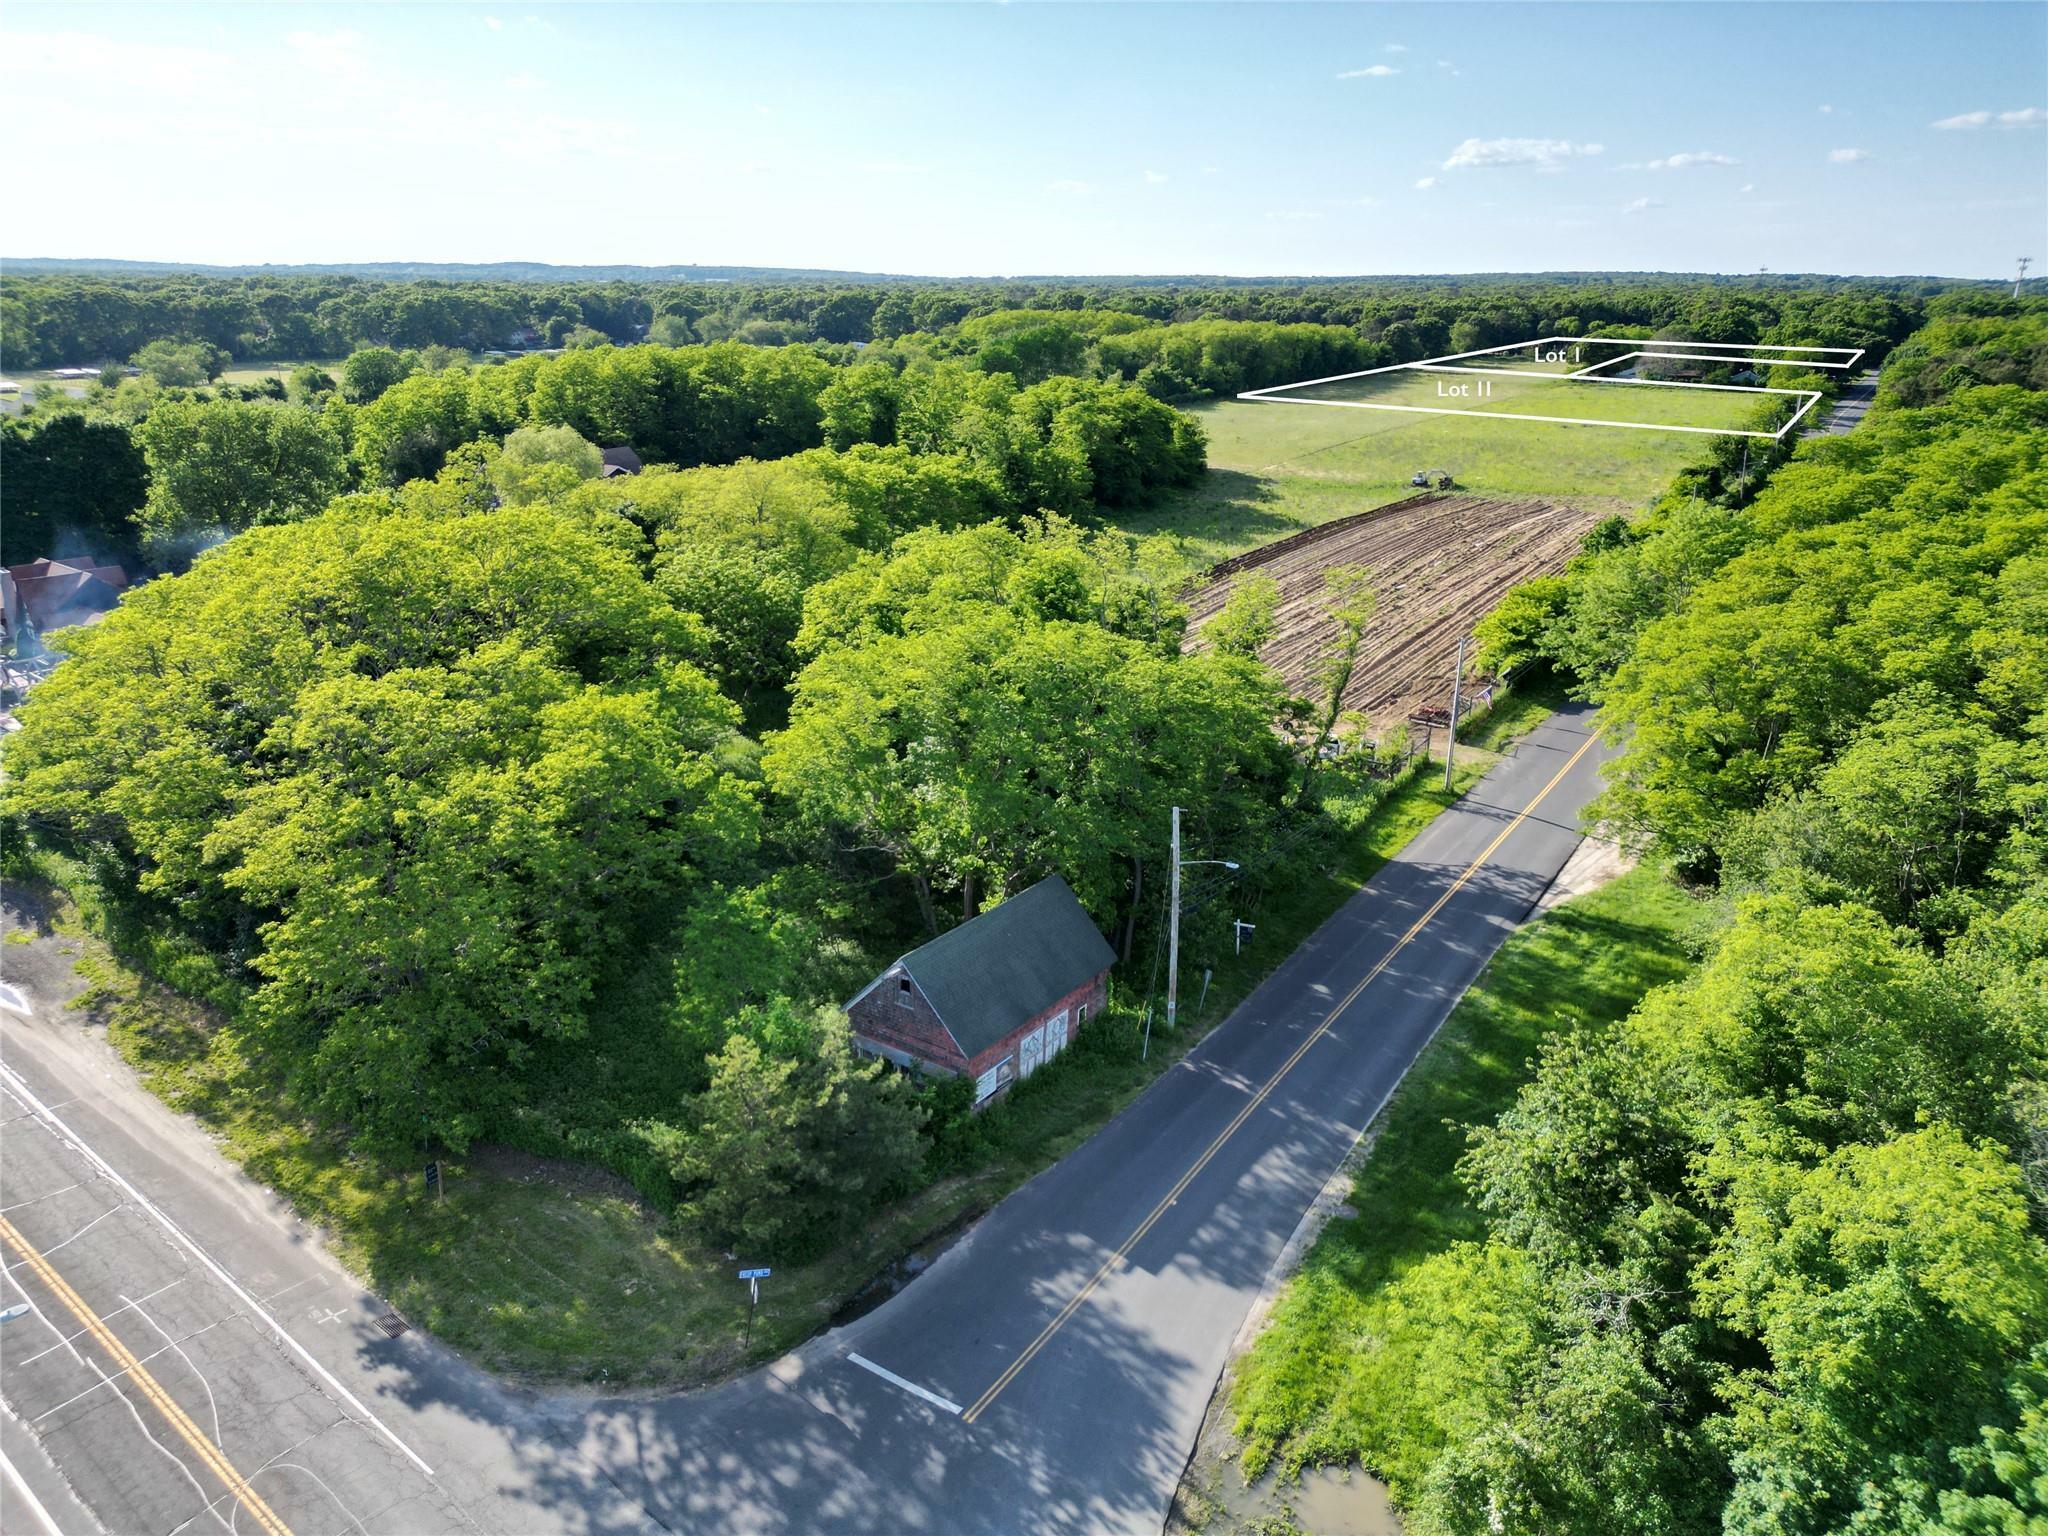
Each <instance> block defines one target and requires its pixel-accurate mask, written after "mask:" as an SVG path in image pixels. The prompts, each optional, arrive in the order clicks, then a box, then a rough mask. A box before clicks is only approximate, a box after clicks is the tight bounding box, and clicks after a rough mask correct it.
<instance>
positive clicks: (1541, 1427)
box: [1235, 308, 2048, 1536]
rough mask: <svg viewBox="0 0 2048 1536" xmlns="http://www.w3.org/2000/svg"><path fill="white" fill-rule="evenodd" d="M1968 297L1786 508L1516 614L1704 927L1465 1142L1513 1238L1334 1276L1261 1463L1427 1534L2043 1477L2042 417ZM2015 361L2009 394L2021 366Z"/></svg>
mask: <svg viewBox="0 0 2048 1536" xmlns="http://www.w3.org/2000/svg"><path fill="white" fill-rule="evenodd" d="M2040 323H2041V314H2040V312H2039V310H2038V308H2029V309H2027V310H2026V311H2025V312H2019V311H2018V310H2014V311H2013V312H2011V313H2008V314H2005V315H2003V316H1999V315H1992V314H1985V313H1969V312H1962V313H1950V314H1946V315H1937V316H1936V317H1935V319H1934V322H1933V323H1932V324H1930V325H1929V326H1928V327H1927V328H1926V329H1925V330H1924V331H1922V332H1920V333H1919V334H1918V335H1916V336H1915V337H1913V338H1911V339H1910V340H1909V341H1908V342H1907V343H1906V344H1905V346H1903V347H1902V348H1901V349H1900V350H1899V352H1898V354H1897V355H1896V360H1895V363H1894V365H1893V367H1892V368H1891V369H1888V370H1887V372H1886V373H1885V375H1884V382H1883V384H1882V386H1881V390H1880V398H1879V403H1878V406H1877V409H1876V410H1875V411H1874V412H1873V414H1872V415H1871V417H1870V418H1869V420H1868V421H1867V422H1866V423H1865V424H1864V425H1862V426H1861V427H1860V428H1858V429H1857V430H1855V431H1853V432H1850V433H1848V434H1846V435H1843V436H1839V437H1834V438H1830V439H1826V440H1819V441H1815V442H1811V443H1809V444H1807V445H1806V446H1805V447H1804V448H1802V449H1801V450H1800V452H1799V453H1798V454H1797V455H1795V456H1794V457H1793V459H1792V460H1791V461H1790V462H1789V463H1787V464H1785V465H1783V466H1782V467H1780V468H1778V469H1777V470H1776V472H1775V474H1774V475H1773V476H1772V478H1771V480H1770V482H1769V483H1768V485H1767V486H1766V487H1765V488H1764V489H1763V490H1762V491H1761V493H1760V494H1758V495H1756V496H1755V497H1754V499H1751V500H1747V501H1746V502H1742V503H1741V504H1737V505H1729V504H1726V503H1725V502H1724V503H1723V504H1715V503H1713V502H1710V501H1707V500H1704V499H1701V498H1698V497H1696V496H1695V495H1693V494H1691V492H1690V491H1681V492H1678V493H1675V494H1673V495H1671V496H1669V497H1667V498H1665V499H1664V500H1663V501H1662V502H1661V503H1660V504H1659V505H1658V506H1657V507H1656V508H1654V509H1653V510H1652V511H1651V512H1650V513H1649V514H1648V515H1647V516H1645V517H1643V518H1641V519H1639V520H1637V521H1635V522H1634V523H1625V522H1622V521H1620V520H1615V521H1614V522H1613V523H1611V524H1610V525H1606V526H1603V527H1602V528H1599V529H1596V530H1595V532H1594V533H1593V535H1591V536H1589V538H1588V540H1587V542H1586V547H1585V552H1584V553H1583V554H1581V555H1580V556H1579V557H1578V558H1577V559H1575V560H1574V561H1573V562H1572V563H1571V565H1570V566H1569V567H1568V569H1567V570H1566V571H1565V573H1564V574H1563V575H1561V576H1558V577H1554V578H1547V579H1543V580H1540V581H1537V582H1533V583H1530V584H1528V585H1525V586H1523V587H1521V588H1519V589H1517V590H1516V591H1515V592H1513V593H1511V594H1510V596H1509V598H1508V599H1507V600H1506V601H1505V602H1504V603H1503V604H1502V605H1501V607H1500V608H1499V609H1498V610H1497V611H1496V613H1495V615H1494V616H1493V617H1492V618H1491V619H1490V620H1488V621H1487V622H1486V623H1484V624H1483V625H1482V626H1481V635H1482V639H1483V640H1484V642H1485V645H1486V647H1487V649H1488V650H1489V652H1490V653H1491V657H1492V659H1493V660H1494V661H1495V662H1496V663H1498V664H1516V663H1520V664H1526V665H1533V666H1537V667H1547V668H1551V669H1554V671H1555V672H1556V674H1557V675H1558V676H1560V677H1561V678H1563V679H1565V680H1567V681H1568V682H1569V683H1570V684H1571V686H1572V687H1573V688H1575V689H1576V690H1577V691H1579V692H1580V693H1581V694H1583V695H1584V696H1586V697H1588V698H1591V699H1593V700H1596V701H1597V702H1598V703H1599V705H1600V707H1601V710H1602V719H1603V723H1604V729H1605V730H1606V731H1607V732H1608V733H1609V734H1610V735H1611V736H1612V737H1613V738H1614V739H1615V740H1617V741H1619V742H1620V743H1622V751H1621V755H1620V758H1619V760H1618V762H1617V764H1616V765H1615V767H1614V769H1613V770H1612V772H1611V774H1610V781H1609V787H1608V789H1607V791H1606V794H1605V795H1604V797H1603V799H1602V800H1601V801H1600V802H1598V803H1597V805H1596V808H1595V813H1596V814H1597V816H1598V817H1599V818H1600V821H1601V823H1602V825H1603V827H1604V829H1605V830H1606V831H1608V832H1609V833H1610V834H1611V835H1614V836H1616V837H1619V838H1621V839H1623V840H1624V841H1625V842H1626V843H1627V844H1629V845H1630V846H1632V847H1634V848H1637V849H1639V850H1642V851H1643V853H1644V855H1645V857H1646V858H1647V859H1648V860H1650V861H1651V862H1652V863H1653V864H1654V865H1656V866H1658V867H1662V868H1668V869H1669V870H1671V871H1672V874H1673V876H1674V877H1675V878H1676V879H1678V880H1679V881H1680V882H1681V883H1682V884H1683V885H1685V886H1686V887H1687V888H1689V889H1690V890H1692V891H1693V892H1695V893H1696V894H1697V895H1698V896H1699V897H1700V898H1701V899H1702V900H1703V901H1704V903H1705V910H1706V912H1707V913H1708V914H1709V915H1708V917H1707V918H1706V920H1705V926H1704V928H1703V929H1702V930H1701V931H1700V932H1699V933H1698V934H1697V935H1696V937H1695V944H1696V952H1695V958H1694V959H1693V961H1692V963H1691V964H1690V966H1689V967H1688V974H1686V975H1685V976H1684V977H1683V978H1682V979H1680V980H1677V981H1675V982H1671V983H1669V984H1667V985H1664V986H1661V987H1658V988H1657V989H1655V990H1653V991H1651V992H1650V993H1649V995H1648V996H1646V997H1644V998H1643V1000H1642V1001H1641V1003H1640V1005H1639V1006H1637V1007H1636V1008H1635V1009H1634V1011H1633V1012H1632V1013H1629V1014H1628V1015H1627V1016H1626V1017H1625V1018H1621V1019H1618V1020H1617V1021H1616V1022H1613V1023H1608V1024H1600V1023H1590V1024H1589V1023H1583V1022H1581V1023H1578V1024H1574V1023H1573V1022H1571V1018H1570V1014H1569V1011H1568V1010H1567V1009H1566V1008H1565V1007H1563V1006H1562V1002H1561V1000H1560V1002H1559V1003H1555V1004H1553V1007H1554V1008H1555V1009H1556V1011H1557V1012H1558V1013H1559V1014H1561V1015H1562V1017H1561V1018H1560V1021H1559V1022H1558V1023H1557V1025H1556V1026H1555V1027H1554V1028H1553V1029H1552V1030H1551V1031H1550V1033H1549V1035H1548V1037H1547V1039H1546V1040H1545V1042H1544V1044H1543V1045H1542V1048H1541V1050H1540V1053H1539V1054H1538V1056H1537V1058H1536V1059H1535V1061H1534V1062H1533V1064H1532V1071H1531V1072H1530V1075H1529V1076H1528V1080H1527V1082H1526V1083H1525V1085H1524V1086H1523V1087H1522V1088H1521V1090H1520V1092H1519V1094H1518V1095H1516V1096H1515V1097H1514V1098H1513V1099H1512V1102H1511V1103H1509V1104H1508V1106H1507V1107H1506V1108H1505V1110H1504V1111H1503V1112H1501V1113H1500V1114H1499V1115H1498V1117H1497V1118H1494V1119H1492V1120H1491V1121H1490V1122H1485V1123H1478V1124H1474V1125H1471V1126H1470V1127H1468V1131H1467V1142H1466V1148H1465V1152H1464V1156H1463V1159H1462V1161H1461V1162H1460V1164H1459V1165H1458V1174H1459V1177H1460V1179H1461V1180H1462V1183H1463V1186H1464V1191H1465V1199H1466V1200H1467V1201H1468V1202H1469V1207H1470V1209H1471V1210H1472V1211H1473V1212H1474V1213H1475V1215H1476V1218H1477V1230H1478V1233H1479V1235H1477V1236H1475V1237H1473V1238H1469V1239H1464V1240H1460V1241H1455V1242H1450V1243H1448V1244H1447V1245H1445V1246H1441V1247H1439V1248H1437V1249H1436V1250H1435V1251H1433V1252H1430V1253H1428V1254H1426V1255H1425V1256H1422V1257H1420V1258H1418V1259H1416V1260H1415V1261H1414V1262H1411V1263H1406V1264H1404V1265H1402V1266H1399V1267H1397V1268H1395V1269H1394V1270H1392V1271H1391V1272H1376V1273H1374V1274H1373V1275H1372V1276H1371V1278H1369V1279H1364V1280H1353V1279H1349V1278H1347V1275H1358V1274H1362V1273H1363V1271H1361V1270H1357V1269H1351V1270H1346V1269H1345V1268H1344V1266H1343V1264H1342V1262H1333V1263H1332V1264H1330V1265H1328V1266H1323V1267H1318V1266H1316V1265H1314V1264H1313V1263H1312V1265H1311V1272H1310V1274H1309V1275H1308V1276H1307V1277H1306V1278H1305V1280H1304V1282H1303V1283H1302V1284H1301V1285H1300V1286H1299V1287H1297V1288H1296V1289H1295V1290H1294V1291H1293V1292H1291V1293H1290V1295H1289V1296H1288V1297H1287V1298H1286V1299H1285V1300H1284V1301H1283V1302H1282V1304H1281V1307H1280V1309H1279V1312H1278V1314H1277V1317H1276V1322H1275V1326H1274V1327H1273V1329H1272V1330H1271V1331H1270V1332H1269V1333H1268V1334H1267V1335H1266V1336H1264V1337H1263V1338H1262V1339H1261V1340H1260V1342H1259V1344H1258V1346H1257V1347H1256V1349H1255V1350H1254V1352H1253V1354H1252V1356H1251V1357H1250V1361H1249V1363H1248V1365H1247V1368H1246V1370H1245V1373H1244V1375H1243V1377H1242V1379H1241V1381H1240V1384H1239V1388H1238V1392H1237V1396H1236V1398H1235V1410H1236V1414H1237V1421H1238V1427H1239V1429H1240V1431H1241V1432H1242V1433H1243V1434H1244V1435H1245V1436H1246V1442H1247V1466H1248V1468H1251V1469H1256V1468H1257V1467H1260V1466H1263V1465H1265V1464H1267V1463H1268V1462H1270V1461H1271V1460H1273V1459H1274V1458H1278V1459H1280V1460H1281V1461H1282V1462H1283V1463H1285V1464H1288V1465H1301V1464H1304V1463H1308V1462H1323V1461H1344V1460H1348V1459H1350V1458H1354V1457H1355V1458H1359V1459H1362V1460H1363V1461H1364V1463H1365V1464H1366V1465H1367V1466H1368V1467H1371V1468H1373V1469H1375V1470H1376V1471H1378V1472H1380V1473H1381V1474H1382V1475H1384V1476H1385V1477H1386V1478H1387V1479H1388V1480H1389V1482H1390V1484H1391V1485H1392V1487H1393V1488H1394V1490H1395V1493H1396V1495H1397V1497H1398V1498H1400V1500H1401V1501H1402V1503H1403V1504H1404V1506H1405V1507H1406V1508H1407V1509H1408V1511H1409V1515H1410V1528H1411V1529H1414V1530H1418V1531H1424V1532H1472V1533H1479V1532H1488V1531H1490V1532H1496V1533H1498V1532H1529V1533H1535V1532H1551V1531H1560V1530H1570V1531H1585V1532H1615V1533H1620V1532H1644V1533H1647V1532H1653V1531H1654V1532H1708V1531H1726V1532H1733V1533H1743V1536H1749V1533H1759V1536H1760V1533H1766V1532H1768V1533H1775V1536H1793V1533H1799V1536H1805V1533H1813V1536H1818V1533H1821V1532H1865V1531H1868V1532H1876V1531H1887V1532H1915V1533H1918V1532H1927V1533H1932V1532H1936V1531H1942V1532H1961V1531H1971V1532H1979V1531H1981V1532H1987V1533H1988V1532H1994V1531H1997V1532H2008V1531H2018V1530H2025V1529H2032V1528H2034V1525H2035V1524H2036V1523H2037V1522H2038V1520H2039V1518H2040V1512H2041V1508H2042V1506H2041V1504H2040V1487H2041V1485H2040V1481H2039V1479H2040V1477H2041V1475H2042V1473H2041V1469H2042V1468H2043V1466H2044V1465H2048V1407H2044V1393H2048V1241H2044V1233H2048V1179H2044V1164H2043V1161H2042V1148H2043V1146H2044V1145H2048V1141H2044V1132H2043V1126H2044V1119H2043V1107H2042V1106H2043V1104H2044V1103H2048V1098H2044V1093H2048V1088H2044V1081H2048V835H2044V834H2048V823H2044V820H2043V815H2044V811H2048V713H2044V712H2043V709H2042V698H2043V691H2044V684H2048V562H2044V559H2043V555H2042V551H2043V550H2044V548H2048V395H2044V394H2043V393H2040V392H2039V385H2040V382H2041V379H2040V375H2039V373H2038V366H2039V364H2038V358H2039V347H2040V339H2041V335H2042V332H2041V329H2040ZM1988 378H2003V379H2009V380H2012V382H1983V381H1984V380H1986V379H1988Z"/></svg>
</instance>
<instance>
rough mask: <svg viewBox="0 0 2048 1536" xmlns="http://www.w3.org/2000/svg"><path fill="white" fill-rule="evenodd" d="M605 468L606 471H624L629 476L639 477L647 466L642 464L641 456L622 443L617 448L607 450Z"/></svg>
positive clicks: (605, 452)
mask: <svg viewBox="0 0 2048 1536" xmlns="http://www.w3.org/2000/svg"><path fill="white" fill-rule="evenodd" d="M604 467H605V469H606V470H615V469H617V470H624V471H625V472H626V473H627V474H629V475H637V474H639V473H640V471H641V470H642V469H644V468H645V467H646V466H645V465H643V464H642V463H641V462H640V455H639V454H637V453H635V452H634V451H633V450H632V449H631V448H629V447H627V446H626V445H625V444H624V443H621V444H619V446H618V447H616V448H607V449H605V451H604Z"/></svg>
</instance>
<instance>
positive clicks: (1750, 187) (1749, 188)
mask: <svg viewBox="0 0 2048 1536" xmlns="http://www.w3.org/2000/svg"><path fill="white" fill-rule="evenodd" d="M1755 190H1756V183H1755V182H1753V181H1745V182H1744V183H1743V184H1742V185H1741V186H1740V187H1737V188H1736V191H1738V192H1754V191H1755Z"/></svg>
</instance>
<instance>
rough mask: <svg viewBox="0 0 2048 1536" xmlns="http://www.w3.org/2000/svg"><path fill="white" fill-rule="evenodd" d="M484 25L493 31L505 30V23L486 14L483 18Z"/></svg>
mask: <svg viewBox="0 0 2048 1536" xmlns="http://www.w3.org/2000/svg"><path fill="white" fill-rule="evenodd" d="M484 25H485V26H487V27H489V28H490V29H491V30H492V31H493V32H502V31H504V30H505V23H503V22H502V21H500V20H498V18H497V17H495V16H486V17H485V18H484Z"/></svg>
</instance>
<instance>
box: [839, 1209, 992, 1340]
mask: <svg viewBox="0 0 2048 1536" xmlns="http://www.w3.org/2000/svg"><path fill="white" fill-rule="evenodd" d="M987 1214H988V1212H987V1211H986V1210H985V1209H983V1208H981V1207H976V1208H974V1209H972V1210H967V1211H963V1212H961V1213H960V1214H959V1215H958V1216H956V1217H954V1218H953V1220H952V1221H951V1222H949V1223H948V1224H947V1225H946V1226H944V1227H942V1228H941V1229H940V1230H939V1231H937V1232H934V1233H933V1234H932V1235H931V1236H930V1237H928V1238H926V1239H925V1240H924V1241H923V1242H921V1243H919V1244H918V1245H917V1246H916V1247H915V1248H913V1249H911V1250H910V1252H908V1253H906V1254H904V1255H903V1256H902V1257H901V1258H899V1259H897V1260H895V1261H893V1262H892V1263H891V1264H890V1265H889V1266H888V1267H887V1268H886V1269H884V1270H883V1271H882V1272H881V1273H880V1274H878V1275H876V1276H875V1277H874V1279H872V1280H870V1281H869V1282H868V1283H867V1284H866V1285H864V1286H862V1287H861V1288H860V1289H859V1290H857V1291H855V1292H854V1293H853V1294H852V1295H851V1296H849V1297H847V1298H846V1301H845V1303H844V1304H843V1305H842V1306H841V1307H840V1308H839V1310H838V1311H837V1312H834V1313H833V1314H832V1321H831V1322H830V1324H828V1325H827V1326H829V1327H833V1328H839V1327H842V1326H844V1325H845V1324H847V1323H850V1322H852V1321H853V1320H854V1319H855V1318H857V1317H865V1316H867V1315H868V1313H870V1312H872V1311H874V1310H875V1308H877V1307H879V1306H880V1305H881V1304H882V1303H883V1302H885V1301H887V1300H888V1299H889V1298H890V1297H891V1296H894V1295H895V1294H896V1293H897V1292H898V1291H900V1290H902V1289H903V1287H905V1286H906V1285H908V1284H910V1282H911V1281H913V1280H915V1279H916V1278H917V1277H918V1276H919V1275H921V1274H923V1273H924V1272H925V1271H926V1270H928V1269H930V1268H931V1267H932V1265H933V1263H935V1262H936V1261H937V1259H938V1257H939V1255H940V1254H942V1253H944V1252H945V1251H946V1250H947V1249H948V1248H950V1247H952V1246H953V1245H954V1244H955V1243H957V1242H959V1241H960V1239H961V1237H962V1236H963V1235H964V1234H965V1233H966V1231H967V1229H968V1228H969V1227H971V1226H973V1225H974V1224H975V1223H976V1222H977V1221H979V1220H981V1218H982V1217H983V1216H985V1215H987Z"/></svg>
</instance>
